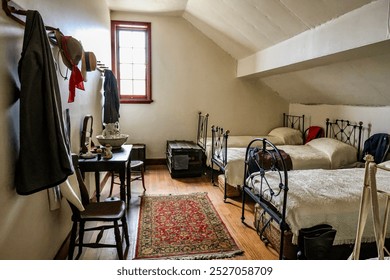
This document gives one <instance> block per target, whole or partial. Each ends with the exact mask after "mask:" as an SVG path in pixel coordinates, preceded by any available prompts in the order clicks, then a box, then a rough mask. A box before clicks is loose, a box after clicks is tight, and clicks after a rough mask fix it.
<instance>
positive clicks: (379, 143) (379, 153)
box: [361, 133, 390, 163]
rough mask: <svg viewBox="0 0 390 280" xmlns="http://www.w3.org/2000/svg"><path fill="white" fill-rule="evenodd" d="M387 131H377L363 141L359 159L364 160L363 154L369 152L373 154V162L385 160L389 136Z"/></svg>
mask: <svg viewBox="0 0 390 280" xmlns="http://www.w3.org/2000/svg"><path fill="white" fill-rule="evenodd" d="M389 137H390V136H389V134H387V133H377V134H374V135H372V136H370V137H369V138H368V139H367V140H366V141H365V142H364V147H363V153H362V158H361V161H362V162H364V156H365V155H366V154H370V155H372V156H374V161H375V163H381V162H383V161H384V160H385V158H386V156H387V153H388V152H389V147H390V138H389Z"/></svg>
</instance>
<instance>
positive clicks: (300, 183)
mask: <svg viewBox="0 0 390 280" xmlns="http://www.w3.org/2000/svg"><path fill="white" fill-rule="evenodd" d="M272 173H273V172H269V173H268V174H267V175H266V178H267V180H269V181H270V182H272V177H273V176H272V175H276V174H272ZM275 173H276V172H275ZM274 177H275V176H274ZM259 178H260V177H254V179H252V182H253V183H254V186H256V187H258V186H259V184H257V182H258V179H259ZM376 178H377V186H378V189H381V190H385V191H388V192H390V172H389V171H383V170H380V169H378V171H377V177H376ZM363 181H364V168H350V169H336V170H324V169H314V170H310V171H308V170H291V171H289V172H288V188H289V191H288V199H287V211H286V222H287V224H288V225H289V226H290V228H291V231H292V233H293V243H294V244H296V243H297V236H298V231H299V229H300V228H306V227H311V226H314V225H316V224H320V223H326V224H330V225H332V226H333V227H334V228H335V229H336V230H337V234H336V238H335V241H334V244H335V245H337V244H353V243H354V241H355V236H356V228H357V221H358V214H359V207H360V197H361V194H362V190H363ZM276 182H277V183H278V182H279V181H276ZM249 185H250V184H249ZM271 185H272V184H271ZM263 190H264V189H263ZM257 192H258V190H257ZM379 201H380V202H379V203H380V205H382V206H384V198H383V196H380V197H379ZM275 205H277V206H278V207H280V200H276V201H275ZM382 213H383V209H382ZM387 233H388V235H389V236H390V223H389V227H388V229H387ZM389 236H387V237H389ZM362 241H363V242H372V241H375V238H374V231H373V226H372V218H371V213H370V214H369V219H368V220H367V224H366V228H365V232H364V235H363V239H362Z"/></svg>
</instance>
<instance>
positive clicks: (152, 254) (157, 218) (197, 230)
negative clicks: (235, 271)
mask: <svg viewBox="0 0 390 280" xmlns="http://www.w3.org/2000/svg"><path fill="white" fill-rule="evenodd" d="M241 253H243V251H242V250H240V248H238V246H237V244H236V242H235V241H234V239H233V238H232V236H231V235H230V233H229V231H228V230H227V228H226V226H225V224H224V223H223V222H222V220H221V218H220V217H219V215H218V213H217V212H216V210H215V208H214V206H213V204H212V203H211V201H210V199H209V197H208V196H207V193H192V194H185V195H161V196H160V195H159V196H157V195H156V196H143V197H142V198H141V209H140V216H139V225H138V236H137V245H136V252H135V257H134V259H188V260H191V259H220V258H229V257H233V256H235V255H237V254H241Z"/></svg>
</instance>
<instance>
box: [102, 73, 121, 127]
mask: <svg viewBox="0 0 390 280" xmlns="http://www.w3.org/2000/svg"><path fill="white" fill-rule="evenodd" d="M103 108H104V114H103V122H104V123H115V122H117V121H119V117H120V115H119V93H118V84H117V80H116V78H115V76H114V74H113V73H112V71H111V70H105V71H104V107H103Z"/></svg>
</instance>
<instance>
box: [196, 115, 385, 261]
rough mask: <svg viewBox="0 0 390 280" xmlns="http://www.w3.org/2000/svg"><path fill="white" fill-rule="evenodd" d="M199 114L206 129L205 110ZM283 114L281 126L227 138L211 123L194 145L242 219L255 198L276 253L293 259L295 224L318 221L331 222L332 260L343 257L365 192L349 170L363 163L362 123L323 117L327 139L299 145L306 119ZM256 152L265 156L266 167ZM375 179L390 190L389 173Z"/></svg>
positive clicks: (368, 236) (260, 226)
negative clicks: (234, 198)
mask: <svg viewBox="0 0 390 280" xmlns="http://www.w3.org/2000/svg"><path fill="white" fill-rule="evenodd" d="M199 116H201V114H199ZM202 116H203V118H202V123H203V124H205V125H204V126H203V128H205V129H206V131H207V121H208V115H202ZM284 119H285V121H284V124H283V127H281V128H276V129H275V130H273V131H271V132H270V134H269V135H266V136H263V137H262V136H229V131H227V130H224V129H222V128H221V127H215V126H213V127H212V129H211V131H212V136H211V137H207V132H206V136H205V135H204V134H203V136H204V137H203V138H202V141H201V143H199V141H198V145H199V146H200V147H201V148H202V149H203V151H204V153H205V155H206V162H207V164H208V166H210V167H212V168H211V170H212V172H214V169H219V170H220V171H222V174H223V175H224V177H225V194H224V199H226V198H227V195H226V184H229V185H231V186H240V189H241V192H242V203H243V208H242V221H243V222H244V220H245V210H244V209H245V207H244V205H245V203H246V200H247V197H251V199H253V200H254V201H255V202H256V206H255V221H254V224H255V226H256V229H257V231H258V233H259V235H260V237H261V239H262V240H263V241H265V242H268V243H270V244H271V245H272V246H273V247H274V248H276V249H277V250H278V251H279V256H280V258H283V259H284V258H287V259H295V258H297V250H298V247H297V246H298V236H299V231H300V229H302V228H309V227H312V226H315V225H318V224H329V225H331V226H332V227H333V228H334V229H335V230H336V231H337V234H336V236H335V239H334V242H333V244H334V248H343V249H342V250H341V251H337V250H336V251H334V252H333V254H332V258H335V259H340V258H341V259H342V258H345V257H346V255H342V254H343V253H340V252H344V249H345V248H347V252H350V251H351V250H352V248H351V246H353V244H354V241H355V236H356V225H357V219H358V214H359V203H360V197H361V193H362V189H363V180H364V168H355V167H356V166H358V165H360V166H361V165H362V164H361V163H360V164H359V163H358V162H359V161H360V160H361V155H360V153H361V146H362V142H363V140H362V134H363V126H362V123H361V122H360V123H358V124H352V123H350V122H349V121H346V120H336V121H334V122H331V121H330V120H329V119H327V120H326V135H325V137H324V138H318V139H314V140H311V141H310V142H308V143H306V144H303V143H304V141H305V139H304V137H305V131H304V130H303V129H304V116H291V115H284ZM291 122H292V123H293V125H292V124H291ZM198 128H199V127H198ZM198 131H199V130H198ZM198 135H199V133H198ZM228 140H229V141H228ZM231 140H233V141H231ZM248 143H249V144H248ZM235 145H236V146H235ZM254 151H255V152H254ZM258 151H263V155H264V154H268V164H267V167H266V168H265V167H264V165H263V164H262V163H261V162H260V160H263V159H264V156H263V157H259V156H258ZM285 154H288V155H289V158H288V159H286V157H285ZM254 155H255V156H254ZM256 155H257V156H256ZM251 157H252V159H251ZM245 159H246V160H245ZM250 159H251V160H250ZM289 160H291V162H290V164H287V163H288V162H289ZM254 163H255V164H254ZM214 165H215V166H214ZM309 169H310V170H309ZM377 181H378V184H380V185H381V186H383V188H384V189H385V190H386V191H390V186H389V182H390V172H383V171H382V172H378V173H377ZM287 194H288V195H287ZM369 224H370V223H369ZM388 232H389V231H388ZM374 239H375V236H374V232H373V230H372V229H371V228H368V229H367V230H366V231H365V232H364V235H363V238H362V241H363V242H365V243H367V244H369V243H370V242H372V241H374Z"/></svg>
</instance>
